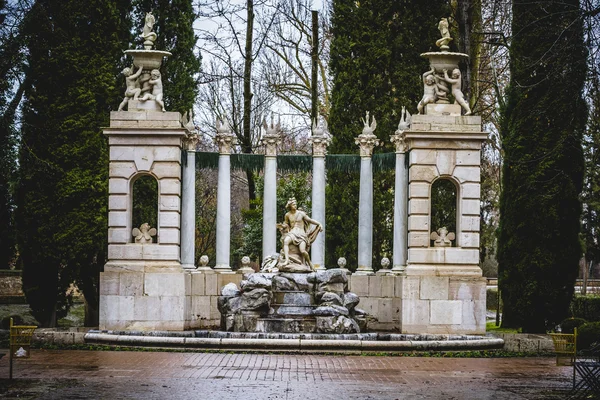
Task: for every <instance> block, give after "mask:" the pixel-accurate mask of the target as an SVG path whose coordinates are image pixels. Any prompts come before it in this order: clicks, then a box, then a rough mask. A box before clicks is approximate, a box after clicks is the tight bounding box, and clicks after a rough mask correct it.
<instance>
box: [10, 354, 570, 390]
mask: <svg viewBox="0 0 600 400" xmlns="http://www.w3.org/2000/svg"><path fill="white" fill-rule="evenodd" d="M571 371H572V370H571V369H570V368H568V367H556V366H555V365H554V359H552V358H502V359H499V358H497V359H467V358H433V357H430V358H419V357H375V356H343V355H338V356H324V355H310V354H308V355H307V354H304V355H300V354H288V355H269V354H223V353H164V352H118V351H77V350H71V351H54V350H33V351H32V357H31V358H30V359H27V360H23V359H21V360H17V361H16V363H15V368H14V376H15V378H16V379H15V380H13V381H12V382H9V381H8V380H7V379H0V398H15V397H19V398H30V399H32V398H40V399H88V398H89V399H92V398H93V399H144V400H150V399H186V400H189V399H196V398H198V399H202V400H217V399H218V400H227V399H244V400H252V399H260V400H262V399H273V400H274V399H282V400H283V399H285V400H292V399H302V400H310V399H319V400H327V399H336V400H340V399H341V400H350V399H356V400H367V399H392V400H393V399H444V400H449V399H457V400H458V399H460V400H462V399H478V400H480V399H511V400H513V399H564V398H565V397H566V394H567V393H568V389H569V387H570V377H571ZM0 377H1V378H6V377H8V357H4V358H3V359H2V360H0Z"/></svg>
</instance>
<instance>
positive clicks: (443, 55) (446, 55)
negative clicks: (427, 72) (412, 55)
mask: <svg viewBox="0 0 600 400" xmlns="http://www.w3.org/2000/svg"><path fill="white" fill-rule="evenodd" d="M421 57H425V58H427V59H428V60H429V65H430V66H431V67H432V68H435V72H436V73H438V74H443V71H444V70H445V69H446V70H448V73H450V72H452V70H453V69H454V68H458V63H459V62H461V61H463V60H468V59H469V56H468V55H466V54H464V53H453V52H450V51H431V52H428V53H423V54H421Z"/></svg>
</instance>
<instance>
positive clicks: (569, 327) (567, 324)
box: [560, 318, 587, 333]
mask: <svg viewBox="0 0 600 400" xmlns="http://www.w3.org/2000/svg"><path fill="white" fill-rule="evenodd" d="M583 324H587V321H586V320H585V319H583V318H567V319H565V320H563V321H562V322H561V323H560V331H561V332H562V333H573V332H574V329H575V328H577V329H579V327H580V326H581V325H583Z"/></svg>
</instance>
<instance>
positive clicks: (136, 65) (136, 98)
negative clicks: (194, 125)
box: [119, 13, 171, 112]
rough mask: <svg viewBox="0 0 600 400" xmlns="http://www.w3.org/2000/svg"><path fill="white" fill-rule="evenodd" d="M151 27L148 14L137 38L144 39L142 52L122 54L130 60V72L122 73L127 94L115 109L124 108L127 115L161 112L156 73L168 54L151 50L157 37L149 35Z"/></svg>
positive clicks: (162, 106) (161, 101) (160, 88)
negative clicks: (129, 57)
mask: <svg viewBox="0 0 600 400" xmlns="http://www.w3.org/2000/svg"><path fill="white" fill-rule="evenodd" d="M154 23H155V19H154V16H153V15H152V13H146V18H145V23H144V28H143V30H142V33H141V34H140V37H141V38H143V39H144V49H143V50H125V54H128V55H130V56H132V57H133V68H125V69H124V70H123V75H125V78H126V82H127V90H126V92H125V97H124V99H123V102H122V103H121V105H120V106H119V111H121V110H123V108H124V107H125V105H127V107H128V108H127V109H128V110H129V111H136V110H149V111H163V112H164V111H165V106H164V103H163V88H162V80H161V75H160V71H159V70H160V67H161V65H162V62H163V59H164V58H166V57H168V56H170V55H171V53H170V52H168V51H161V50H152V47H154V42H155V41H156V37H157V36H156V33H154V32H152V29H153V27H154ZM134 70H135V71H134ZM149 100H150V101H149ZM152 100H154V101H152Z"/></svg>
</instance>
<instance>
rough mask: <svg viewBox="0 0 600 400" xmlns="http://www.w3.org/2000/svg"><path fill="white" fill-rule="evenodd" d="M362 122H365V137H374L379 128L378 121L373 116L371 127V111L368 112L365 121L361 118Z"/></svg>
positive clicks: (363, 132) (363, 131)
mask: <svg viewBox="0 0 600 400" xmlns="http://www.w3.org/2000/svg"><path fill="white" fill-rule="evenodd" d="M361 121H362V122H363V125H364V127H363V130H362V134H363V135H374V133H373V131H374V130H375V129H376V128H377V121H376V120H375V116H373V119H372V122H371V124H370V125H369V111H367V113H366V117H365V118H364V119H362V118H361Z"/></svg>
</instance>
